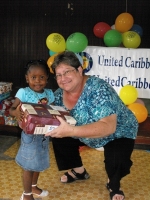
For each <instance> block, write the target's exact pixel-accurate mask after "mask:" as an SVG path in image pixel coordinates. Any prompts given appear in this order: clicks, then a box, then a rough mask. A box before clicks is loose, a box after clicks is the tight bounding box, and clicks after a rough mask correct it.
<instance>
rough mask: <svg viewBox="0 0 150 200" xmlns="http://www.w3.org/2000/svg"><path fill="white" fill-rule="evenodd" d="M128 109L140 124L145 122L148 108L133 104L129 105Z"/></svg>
mask: <svg viewBox="0 0 150 200" xmlns="http://www.w3.org/2000/svg"><path fill="white" fill-rule="evenodd" d="M128 108H129V109H130V110H131V111H132V112H133V114H134V115H135V117H136V119H137V121H138V123H141V122H144V121H145V120H146V118H147V116H148V111H147V108H146V107H145V106H144V105H142V104H140V103H133V104H130V105H128Z"/></svg>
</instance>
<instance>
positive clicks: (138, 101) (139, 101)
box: [134, 99, 145, 106]
mask: <svg viewBox="0 0 150 200" xmlns="http://www.w3.org/2000/svg"><path fill="white" fill-rule="evenodd" d="M134 103H140V104H142V105H143V106H145V103H144V101H142V100H141V99H137V100H136V101H135V102H134Z"/></svg>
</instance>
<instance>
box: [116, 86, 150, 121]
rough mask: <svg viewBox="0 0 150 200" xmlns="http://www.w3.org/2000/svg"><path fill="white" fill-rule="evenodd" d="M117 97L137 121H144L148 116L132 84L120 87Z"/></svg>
mask: <svg viewBox="0 0 150 200" xmlns="http://www.w3.org/2000/svg"><path fill="white" fill-rule="evenodd" d="M119 97H120V99H121V100H122V101H123V103H124V104H125V105H127V107H128V108H129V109H130V110H131V111H132V112H133V114H134V115H135V117H136V119H137V121H138V123H141V122H144V121H145V120H146V118H147V116H148V110H147V108H146V107H145V104H144V102H143V101H142V100H141V99H138V98H137V97H138V92H137V90H136V88H135V87H133V86H132V85H126V86H124V87H122V88H121V90H120V92H119Z"/></svg>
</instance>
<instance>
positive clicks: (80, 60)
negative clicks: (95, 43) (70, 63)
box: [75, 53, 83, 66]
mask: <svg viewBox="0 0 150 200" xmlns="http://www.w3.org/2000/svg"><path fill="white" fill-rule="evenodd" d="M75 54H76V56H77V58H78V60H79V62H80V63H81V65H82V66H83V58H82V57H81V56H80V55H79V54H77V53H75Z"/></svg>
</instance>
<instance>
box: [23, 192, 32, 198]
mask: <svg viewBox="0 0 150 200" xmlns="http://www.w3.org/2000/svg"><path fill="white" fill-rule="evenodd" d="M24 195H32V192H30V193H25V192H23V194H22V195H21V197H20V200H23V199H24Z"/></svg>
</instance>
